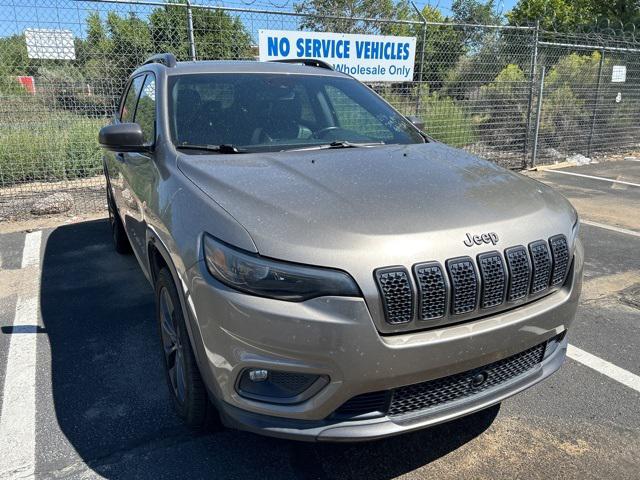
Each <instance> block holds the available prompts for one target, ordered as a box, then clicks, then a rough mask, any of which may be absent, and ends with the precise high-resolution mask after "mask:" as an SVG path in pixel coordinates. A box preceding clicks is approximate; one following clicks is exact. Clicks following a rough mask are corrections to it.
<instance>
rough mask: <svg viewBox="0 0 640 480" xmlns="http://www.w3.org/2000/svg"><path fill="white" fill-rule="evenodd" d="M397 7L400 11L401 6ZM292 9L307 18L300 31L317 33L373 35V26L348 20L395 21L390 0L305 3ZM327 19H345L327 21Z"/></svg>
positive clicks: (313, 1) (375, 26) (344, 0)
mask: <svg viewBox="0 0 640 480" xmlns="http://www.w3.org/2000/svg"><path fill="white" fill-rule="evenodd" d="M400 8H401V9H404V7H403V6H402V5H401V6H400ZM294 9H295V11H296V12H297V13H302V14H305V15H309V16H306V17H304V18H303V19H302V21H301V22H300V30H311V31H318V32H339V33H377V31H378V28H379V25H378V24H377V23H375V22H367V21H353V20H350V19H351V18H354V17H358V18H371V19H378V18H395V15H396V7H395V5H394V2H393V1H392V0H307V1H304V2H300V3H296V4H294ZM402 11H405V10H402ZM329 16H337V17H347V19H346V20H343V19H337V18H327V17H329ZM323 17H324V18H323Z"/></svg>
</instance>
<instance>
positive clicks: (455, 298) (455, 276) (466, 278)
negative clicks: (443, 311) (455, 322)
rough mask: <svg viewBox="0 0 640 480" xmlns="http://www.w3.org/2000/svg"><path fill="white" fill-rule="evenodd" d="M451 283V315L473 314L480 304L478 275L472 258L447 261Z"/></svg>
mask: <svg viewBox="0 0 640 480" xmlns="http://www.w3.org/2000/svg"><path fill="white" fill-rule="evenodd" d="M447 271H448V272H449V280H450V282H451V290H452V293H451V297H452V300H451V313H452V314H453V315H461V314H463V313H468V312H472V311H473V310H475V309H476V305H477V303H478V275H477V273H476V267H475V265H474V263H473V260H472V259H471V258H470V257H460V258H453V259H451V260H447Z"/></svg>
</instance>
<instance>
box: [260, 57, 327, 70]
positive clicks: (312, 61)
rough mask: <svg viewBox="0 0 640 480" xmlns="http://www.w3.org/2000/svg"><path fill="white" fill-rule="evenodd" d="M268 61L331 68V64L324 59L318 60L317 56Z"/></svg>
mask: <svg viewBox="0 0 640 480" xmlns="http://www.w3.org/2000/svg"><path fill="white" fill-rule="evenodd" d="M269 61H270V62H277V63H297V64H300V65H306V66H307V67H318V68H326V69H327V70H333V67H332V66H331V64H329V63H327V62H325V61H324V60H318V59H317V58H282V59H278V60H269Z"/></svg>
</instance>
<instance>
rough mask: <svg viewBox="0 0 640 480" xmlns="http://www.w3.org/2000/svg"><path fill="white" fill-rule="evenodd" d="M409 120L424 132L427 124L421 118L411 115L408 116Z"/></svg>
mask: <svg viewBox="0 0 640 480" xmlns="http://www.w3.org/2000/svg"><path fill="white" fill-rule="evenodd" d="M407 120H409V121H410V122H411V123H413V125H414V126H415V127H416V128H417V129H418V130H420V131H421V132H424V127H425V123H424V120H422V119H421V118H420V117H417V116H415V115H409V116H407Z"/></svg>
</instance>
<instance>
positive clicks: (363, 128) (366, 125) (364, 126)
mask: <svg viewBox="0 0 640 480" xmlns="http://www.w3.org/2000/svg"><path fill="white" fill-rule="evenodd" d="M325 93H326V96H327V98H328V99H329V102H330V103H331V105H332V106H333V113H334V114H335V116H336V120H337V121H338V124H339V126H340V127H342V128H344V129H346V130H353V131H354V132H362V133H364V134H365V135H367V136H368V137H371V138H372V139H375V140H380V141H388V140H392V139H393V133H392V132H391V131H390V130H389V129H388V128H386V127H385V126H384V124H383V123H382V122H381V121H380V120H378V119H377V118H376V117H375V116H374V115H373V114H371V113H370V112H369V111H367V110H366V109H365V108H364V107H363V106H362V105H360V104H358V103H357V102H355V101H354V100H353V99H351V97H349V96H348V95H347V94H345V93H344V92H343V91H342V90H340V89H339V88H336V87H334V86H333V85H327V86H326V87H325Z"/></svg>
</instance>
